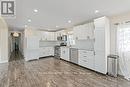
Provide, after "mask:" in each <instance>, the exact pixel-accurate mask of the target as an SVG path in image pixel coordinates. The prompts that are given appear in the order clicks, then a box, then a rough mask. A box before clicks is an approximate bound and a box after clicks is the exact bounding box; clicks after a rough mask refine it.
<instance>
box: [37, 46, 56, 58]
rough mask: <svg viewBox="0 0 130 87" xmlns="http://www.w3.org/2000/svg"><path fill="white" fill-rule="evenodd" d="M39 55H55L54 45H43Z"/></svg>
mask: <svg viewBox="0 0 130 87" xmlns="http://www.w3.org/2000/svg"><path fill="white" fill-rule="evenodd" d="M39 56H40V57H46V56H54V47H41V48H40V53H39Z"/></svg>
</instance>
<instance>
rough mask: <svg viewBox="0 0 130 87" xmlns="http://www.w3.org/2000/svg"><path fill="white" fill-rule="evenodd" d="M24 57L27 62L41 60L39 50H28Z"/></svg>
mask: <svg viewBox="0 0 130 87" xmlns="http://www.w3.org/2000/svg"><path fill="white" fill-rule="evenodd" d="M24 57H25V61H29V60H34V59H39V49H26V50H25V53H24Z"/></svg>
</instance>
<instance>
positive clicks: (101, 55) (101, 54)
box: [94, 17, 110, 74]
mask: <svg viewBox="0 0 130 87" xmlns="http://www.w3.org/2000/svg"><path fill="white" fill-rule="evenodd" d="M94 25H95V31H94V36H95V43H94V50H95V71H97V72H100V73H103V74H106V73H107V56H108V55H109V54H110V31H109V29H110V28H109V19H108V18H107V17H101V18H98V19H95V20H94Z"/></svg>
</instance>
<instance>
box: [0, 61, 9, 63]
mask: <svg viewBox="0 0 130 87" xmlns="http://www.w3.org/2000/svg"><path fill="white" fill-rule="evenodd" d="M7 62H8V60H4V61H0V63H7Z"/></svg>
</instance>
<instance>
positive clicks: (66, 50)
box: [61, 47, 70, 61]
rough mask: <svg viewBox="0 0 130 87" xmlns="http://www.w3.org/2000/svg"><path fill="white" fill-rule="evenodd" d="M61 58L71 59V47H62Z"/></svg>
mask: <svg viewBox="0 0 130 87" xmlns="http://www.w3.org/2000/svg"><path fill="white" fill-rule="evenodd" d="M61 59H64V60H66V61H70V49H69V48H68V47H61Z"/></svg>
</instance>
